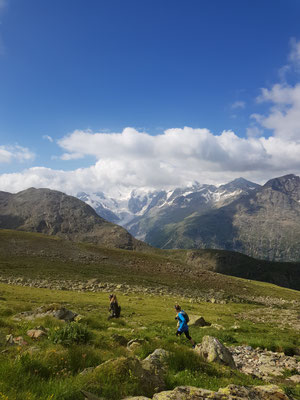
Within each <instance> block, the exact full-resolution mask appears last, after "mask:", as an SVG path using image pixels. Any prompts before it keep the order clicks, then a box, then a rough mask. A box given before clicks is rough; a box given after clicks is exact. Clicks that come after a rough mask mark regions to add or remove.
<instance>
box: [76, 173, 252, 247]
mask: <svg viewBox="0 0 300 400" xmlns="http://www.w3.org/2000/svg"><path fill="white" fill-rule="evenodd" d="M259 187H260V186H259V185H258V184H256V183H253V182H249V181H247V180H246V179H243V178H238V179H235V180H234V181H232V182H229V183H227V184H225V185H220V186H218V187H217V186H214V185H206V184H203V185H202V184H200V183H198V182H196V183H194V184H193V185H192V186H187V187H183V188H176V189H173V190H168V191H166V190H161V191H147V190H142V189H140V190H134V191H132V192H131V194H130V196H129V197H127V198H126V197H125V198H121V199H116V198H114V199H113V198H111V197H109V196H106V195H105V194H104V193H103V192H96V193H91V194H87V193H84V192H81V193H78V194H77V197H78V198H79V199H80V200H83V201H85V202H86V203H87V204H89V205H90V206H91V207H93V208H94V209H95V211H96V212H97V213H98V214H99V215H100V216H101V217H103V218H105V219H107V220H109V221H111V222H114V223H117V224H119V225H121V226H123V227H125V228H126V229H127V230H128V231H129V232H130V233H131V234H132V235H133V236H134V237H136V238H137V239H140V240H145V238H146V235H147V232H148V231H147V226H148V225H149V224H150V226H151V227H152V226H156V221H157V224H158V225H160V224H161V223H164V222H165V220H167V221H168V222H170V221H172V222H178V221H179V220H180V219H182V218H186V217H188V216H190V215H192V214H193V213H195V212H197V213H199V212H205V211H207V210H208V209H211V208H218V207H221V206H223V205H225V204H228V203H230V202H232V201H233V200H236V199H237V198H239V197H240V196H242V195H245V194H249V193H251V192H252V191H253V190H255V189H257V188H259Z"/></svg>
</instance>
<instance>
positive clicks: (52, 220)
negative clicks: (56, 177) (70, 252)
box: [0, 188, 148, 250]
mask: <svg viewBox="0 0 300 400" xmlns="http://www.w3.org/2000/svg"><path fill="white" fill-rule="evenodd" d="M0 228H1V229H14V230H22V231H27V232H39V233H44V234H47V235H56V236H60V237H62V238H65V239H69V240H73V241H77V242H90V243H96V244H99V245H101V246H104V247H114V248H122V249H128V250H144V249H146V248H147V247H148V246H147V245H146V244H145V243H143V242H140V241H139V240H136V239H135V238H133V237H132V235H130V234H129V233H128V232H127V231H126V230H125V229H124V228H122V227H120V226H118V225H115V224H112V223H110V222H108V221H106V220H104V219H103V218H101V217H100V216H99V215H98V214H97V213H96V212H95V210H94V209H93V208H92V207H90V206H89V205H88V204H86V203H84V202H83V201H81V200H79V199H77V198H76V197H73V196H68V195H66V194H64V193H62V192H58V191H56V190H50V189H35V188H29V189H26V190H23V191H21V192H19V193H16V194H12V193H7V192H0Z"/></svg>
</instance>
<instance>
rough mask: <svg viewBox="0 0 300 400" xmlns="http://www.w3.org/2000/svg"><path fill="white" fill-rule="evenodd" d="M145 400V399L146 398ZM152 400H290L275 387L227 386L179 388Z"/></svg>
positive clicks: (157, 394) (138, 399)
mask: <svg viewBox="0 0 300 400" xmlns="http://www.w3.org/2000/svg"><path fill="white" fill-rule="evenodd" d="M141 399H143V400H145V397H127V398H126V400H141ZM146 399H147V398H146ZM152 399H153V400H206V399H207V400H208V399H209V400H233V399H235V400H247V399H251V400H291V399H292V398H291V397H289V396H287V395H286V394H285V393H284V392H283V390H282V389H280V388H279V387H278V386H275V385H268V386H253V387H249V386H248V387H246V386H236V385H229V386H227V387H226V388H222V389H219V390H218V391H217V392H213V391H212V390H206V389H200V388H197V387H193V386H179V387H176V388H175V389H174V390H168V391H165V392H160V393H156V394H155V395H154V396H153V398H152ZM124 400H125V399H124Z"/></svg>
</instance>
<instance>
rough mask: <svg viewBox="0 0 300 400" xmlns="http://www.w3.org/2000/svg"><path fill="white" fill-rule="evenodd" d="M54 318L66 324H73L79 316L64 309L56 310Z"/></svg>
mask: <svg viewBox="0 0 300 400" xmlns="http://www.w3.org/2000/svg"><path fill="white" fill-rule="evenodd" d="M53 316H54V317H55V318H58V319H63V320H64V321H66V322H71V321H74V318H75V317H76V316H77V314H76V313H73V312H72V311H70V310H67V309H66V308H64V307H62V308H60V309H59V310H56V311H55V312H54V314H53Z"/></svg>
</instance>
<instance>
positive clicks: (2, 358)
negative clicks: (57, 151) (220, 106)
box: [0, 230, 300, 400]
mask: <svg viewBox="0 0 300 400" xmlns="http://www.w3.org/2000/svg"><path fill="white" fill-rule="evenodd" d="M170 271H171V272H170ZM0 276H1V277H2V278H9V277H23V278H25V279H28V278H30V279H36V278H38V279H46V280H47V281H48V282H49V281H50V282H51V281H52V280H58V281H59V280H62V281H63V280H71V281H77V280H82V281H87V280H89V279H94V278H97V279H99V280H101V281H102V282H111V283H114V284H118V283H123V284H124V283H126V284H128V285H132V286H134V285H138V286H139V287H141V288H147V287H149V288H151V287H156V286H158V285H159V286H160V287H164V288H169V289H170V294H166V293H164V294H161V295H159V294H153V293H152V294H151V295H148V294H146V293H145V292H144V291H143V290H141V292H140V293H134V292H133V291H132V292H131V291H130V290H129V291H128V292H127V293H122V292H117V296H118V299H119V303H120V305H121V306H122V313H121V318H120V319H118V320H110V321H108V320H107V317H108V315H109V314H108V303H109V302H108V293H107V292H101V291H98V292H89V291H86V292H84V291H81V292H80V291H71V290H69V291H68V290H53V289H46V288H45V289H41V288H33V287H28V286H16V285H9V284H6V283H0V400H21V399H22V400H52V399H53V400H54V399H57V400H63V399H64V400H77V399H78V400H80V399H83V395H82V394H81V392H80V390H86V391H89V392H92V393H94V394H95V395H97V396H99V397H102V398H105V399H107V400H119V399H122V398H124V397H126V396H129V395H146V396H148V397H152V395H153V390H152V389H151V390H152V391H151V390H150V389H149V388H148V387H146V386H145V385H143V384H142V383H141V382H140V381H139V380H137V379H136V376H135V375H134V373H133V372H132V371H133V367H134V358H133V356H138V357H140V358H141V359H143V358H145V357H147V356H148V355H149V354H150V353H151V352H153V351H154V350H155V349H157V348H163V349H165V350H169V351H170V352H171V354H170V356H169V358H168V361H167V364H168V369H167V374H166V375H165V377H164V380H165V384H166V387H167V389H172V388H174V387H176V386H180V385H191V386H197V387H201V388H206V389H211V390H217V389H218V388H220V387H224V386H227V385H228V384H231V383H233V384H239V385H254V384H264V382H262V381H260V380H258V379H253V377H250V376H247V375H244V374H242V373H241V372H239V371H236V370H231V369H230V368H228V367H225V366H220V365H218V364H208V363H206V362H205V361H204V360H202V359H201V358H200V357H199V356H198V355H197V354H196V353H195V352H194V351H193V350H192V349H191V344H190V343H189V342H188V341H187V340H186V339H185V337H180V338H177V337H176V336H175V332H176V321H175V320H174V317H175V313H174V304H175V303H176V302H179V303H180V304H181V305H182V307H183V308H184V309H185V310H186V311H187V312H188V314H189V315H190V316H193V315H198V316H200V315H201V316H203V317H204V318H205V320H207V321H208V322H210V323H211V324H215V327H205V328H200V327H193V326H192V327H191V328H190V333H191V335H192V337H193V339H194V340H195V341H196V342H197V343H199V342H201V340H202V337H203V336H204V335H211V336H214V337H217V338H218V339H220V340H221V341H222V342H223V343H224V344H225V345H228V346H230V345H239V344H246V345H251V346H253V347H260V348H262V349H264V348H267V349H269V350H273V351H279V352H285V353H286V354H288V355H293V354H295V353H297V351H299V348H300V338H299V330H297V327H295V326H293V324H292V325H289V324H288V323H287V324H285V323H282V322H283V321H284V318H283V315H284V316H285V318H286V319H287V320H289V318H290V313H291V315H292V313H293V315H294V316H296V315H297V312H299V311H300V310H297V307H298V304H299V301H300V292H298V291H295V290H290V289H285V288H282V287H278V286H275V285H272V284H268V283H264V282H256V281H250V280H245V279H241V278H235V277H230V276H224V275H221V274H218V273H214V272H211V271H200V272H199V271H194V270H193V268H192V267H191V266H187V265H186V264H185V263H184V253H183V252H181V251H174V252H169V251H165V252H163V251H162V252H161V251H154V252H153V253H138V252H132V251H125V250H117V249H105V248H101V247H98V246H95V245H91V244H82V243H81V244H80V243H73V242H68V241H65V240H62V239H59V238H56V237H49V236H45V235H40V234H34V233H25V232H15V231H7V230H0ZM218 291H223V293H224V296H225V298H226V296H228V301H226V302H225V303H224V304H220V303H212V302H206V301H201V300H200V299H201V294H203V293H204V292H209V293H211V296H214V293H216V292H218ZM174 293H175V294H174ZM176 293H178V294H177V295H176ZM251 296H252V297H254V298H257V299H258V301H248V300H247V299H249V297H251ZM233 297H234V301H233ZM260 298H264V299H266V302H265V303H262V302H261V300H259V299H260ZM239 299H240V300H239ZM283 300H284V301H283ZM269 301H270V302H269ZM268 302H269V303H268ZM51 304H56V305H57V307H58V306H63V307H65V308H67V309H69V310H71V311H73V312H76V313H78V314H80V315H81V319H80V320H79V321H78V322H75V323H71V324H67V323H64V322H62V321H60V320H58V319H55V318H53V317H50V316H46V317H43V318H39V319H35V320H30V321H28V320H23V319H21V320H16V319H15V318H14V316H15V315H17V314H18V313H20V312H23V311H31V310H35V309H37V308H38V307H40V306H44V307H45V308H47V307H49V305H51ZM265 314H266V317H265V319H263V320H259V319H257V318H256V317H257V316H259V317H264V315H265ZM234 325H236V326H234ZM38 326H43V327H44V328H47V329H48V334H47V335H46V336H44V337H42V338H40V339H38V340H35V339H32V338H30V337H29V336H27V334H26V333H27V331H28V330H29V329H33V328H36V327H38ZM220 327H221V328H220ZM6 335H13V337H15V338H16V337H18V336H22V337H23V339H24V340H25V341H26V342H27V343H26V344H23V345H17V344H14V345H10V344H8V343H7V342H6ZM131 339H141V340H142V341H143V342H142V343H141V345H140V346H137V347H136V348H135V349H134V351H129V350H128V349H127V346H126V344H127V342H128V341H129V340H131ZM120 357H124V360H123V364H124V365H123V366H118V367H112V366H111V364H104V367H103V368H98V369H97V368H96V369H91V370H86V369H87V368H92V367H93V368H94V367H97V366H98V365H101V364H103V363H105V362H106V361H109V360H115V359H118V358H120ZM126 360H127V361H126ZM126 363H127V364H126ZM82 371H85V373H84V374H81V373H82ZM278 384H280V385H282V386H283V387H284V388H285V390H286V391H287V392H288V393H290V394H292V395H293V396H294V397H295V398H297V399H300V388H299V385H298V387H297V386H296V385H294V384H292V383H291V384H289V385H288V386H286V382H284V381H283V380H280V379H278Z"/></svg>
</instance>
